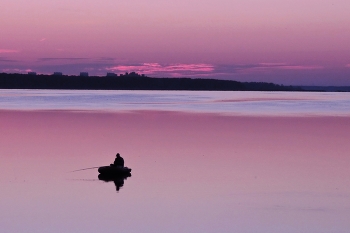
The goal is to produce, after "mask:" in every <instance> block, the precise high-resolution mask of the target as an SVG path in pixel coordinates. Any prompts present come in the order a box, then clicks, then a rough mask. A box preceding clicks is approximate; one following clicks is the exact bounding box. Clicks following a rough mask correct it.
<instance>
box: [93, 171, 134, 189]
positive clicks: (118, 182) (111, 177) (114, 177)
mask: <svg viewBox="0 0 350 233" xmlns="http://www.w3.org/2000/svg"><path fill="white" fill-rule="evenodd" d="M130 176H131V174H130V173H124V174H105V173H104V174H102V173H101V174H99V175H98V179H99V180H103V181H104V182H111V181H113V182H114V185H115V189H116V190H117V192H118V191H119V190H120V188H121V187H123V185H124V180H126V179H127V178H128V177H130Z"/></svg>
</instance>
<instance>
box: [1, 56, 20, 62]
mask: <svg viewBox="0 0 350 233" xmlns="http://www.w3.org/2000/svg"><path fill="white" fill-rule="evenodd" d="M0 61H1V62H17V61H16V60H12V59H8V58H6V57H0Z"/></svg>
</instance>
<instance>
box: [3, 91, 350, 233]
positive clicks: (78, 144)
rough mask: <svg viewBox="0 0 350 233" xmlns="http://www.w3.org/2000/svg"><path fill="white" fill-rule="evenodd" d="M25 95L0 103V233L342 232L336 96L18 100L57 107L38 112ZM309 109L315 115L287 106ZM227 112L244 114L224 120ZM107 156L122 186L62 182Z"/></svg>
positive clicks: (341, 124)
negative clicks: (124, 174) (119, 159)
mask: <svg viewBox="0 0 350 233" xmlns="http://www.w3.org/2000/svg"><path fill="white" fill-rule="evenodd" d="M29 92H30V91H28V92H23V93H21V92H20V91H17V92H16V93H15V94H13V93H14V92H12V93H10V94H9V92H8V91H4V92H3V91H2V92H1V93H2V94H0V96H2V98H5V97H4V96H5V95H7V97H6V98H7V101H3V102H2V103H0V109H2V110H0V160H1V163H0V170H1V176H0V186H1V189H0V226H1V232H116V231H119V232H264V233H265V232H266V233H271V232H276V233H277V232H278V233H281V232H315V233H316V232H317V233H319V232H348V229H349V228H350V223H349V217H350V179H349V177H350V169H349V167H350V156H349V151H350V144H349V143H348V139H349V136H350V117H349V114H348V113H347V109H346V108H344V107H341V106H343V104H344V103H347V101H349V99H350V98H348V96H347V95H344V94H340V95H337V94H336V93H333V95H329V96H328V97H327V96H322V95H321V94H317V93H316V94H314V95H313V93H309V94H307V93H303V94H305V96H306V95H307V98H306V97H305V96H300V95H299V94H298V93H292V94H293V95H292V94H290V93H286V94H284V95H283V93H281V94H280V95H282V97H283V98H282V97H281V96H277V97H274V98H267V97H264V95H266V94H267V93H262V96H259V94H258V93H247V96H246V97H244V96H243V94H244V93H238V94H237V96H235V95H234V93H230V94H227V93H199V94H198V93H193V94H192V93H183V92H180V93H176V92H175V93H176V95H175V97H174V95H173V93H172V92H170V93H167V92H162V93H161V96H160V97H159V96H158V97H159V98H158V97H157V95H158V94H159V93H156V95H154V92H151V93H148V92H130V93H128V92H121V93H119V92H107V94H106V93H99V94H103V95H114V97H113V98H116V99H120V98H119V97H118V95H119V94H123V95H124V94H129V95H130V96H131V97H130V98H131V99H132V98H136V100H135V99H134V100H133V101H131V100H129V101H127V98H125V99H123V101H124V102H123V103H120V102H118V101H115V102H114V101H110V102H108V101H107V102H108V103H106V104H104V101H97V103H98V104H96V103H94V102H91V100H93V99H94V98H93V95H96V93H95V92H92V93H87V97H86V98H85V101H84V100H80V101H81V105H79V104H78V103H79V102H78V101H77V100H76V99H74V100H73V104H72V103H71V102H70V101H71V100H66V102H64V101H62V93H60V92H58V93H57V91H54V92H50V91H44V92H40V91H36V93H34V94H33V93H31V94H30V95H29V96H32V97H33V96H34V97H35V96H36V98H37V96H38V95H41V97H39V99H40V98H42V97H43V96H44V97H45V96H47V95H49V96H53V95H56V96H57V97H58V100H56V101H52V99H50V98H49V97H45V98H48V99H50V100H49V101H43V102H41V103H42V104H41V105H40V104H39V105H38V104H37V103H38V102H36V101H33V99H30V98H29V99H30V100H31V101H28V99H24V100H23V99H22V98H23V95H28V93H29ZM74 93H75V92H71V93H68V94H69V95H74ZM78 94H79V93H78ZM85 94H86V93H85ZM64 95H67V92H66V93H64ZM140 95H143V96H146V97H147V96H148V97H149V96H150V95H151V96H153V97H149V98H154V99H155V100H153V101H152V100H150V99H147V101H144V102H143V101H142V99H140ZM189 95H190V96H189ZM191 95H196V96H195V97H193V96H192V97H191ZM227 95H229V96H227ZM252 95H254V98H253V97H252ZM19 96H20V97H19ZM80 96H81V95H80ZM135 96H136V97H135ZM154 96H156V97H154ZM178 96H182V97H181V98H182V99H181V98H180V97H178ZM320 96H321V97H322V98H321V97H320ZM146 97H143V98H146ZM14 98H17V100H15V99H14ZM79 98H80V97H79ZM160 98H161V99H160ZM191 98H192V99H194V100H191V101H189V100H190V99H191ZM259 98H260V99H259ZM298 98H299V99H302V100H300V101H301V102H300V103H299V102H298V101H297V99H298ZM237 99H239V100H237ZM242 99H243V100H244V101H245V102H244V101H241V100H242ZM40 101H42V100H40ZM40 101H39V102H40ZM157 101H158V102H160V103H155V102H157ZM259 101H261V102H263V104H262V105H261V106H262V107H261V108H259V106H260V105H259V104H258V103H259ZM271 101H272V102H271ZM302 101H304V102H302ZM320 101H321V102H322V101H323V103H325V105H324V107H323V108H320V107H317V108H318V109H319V110H317V111H316V110H315V108H314V109H311V110H310V107H309V108H304V109H307V111H302V109H303V108H297V109H296V110H295V109H294V110H293V109H289V108H288V107H287V106H291V105H292V106H300V105H304V106H305V105H307V106H315V105H317V106H321V105H319V103H320ZM58 102H59V104H58ZM131 102H132V103H131ZM273 102H276V103H277V105H274V103H273ZM310 102H312V103H313V104H312V103H310ZM10 103H11V104H10ZM50 103H51V104H50ZM216 103H218V105H216ZM222 103H225V104H224V105H222ZM237 103H240V104H241V109H243V110H244V109H246V110H245V111H243V110H242V112H241V113H239V112H236V110H235V106H238V105H236V104H237ZM242 103H246V105H244V104H243V105H242ZM298 103H299V105H298ZM315 103H317V104H315ZM327 103H328V104H329V103H333V105H334V106H331V105H332V104H330V105H327ZM89 104H90V105H91V106H92V107H91V109H89V108H88V107H87V106H89ZM188 104H192V105H191V106H192V107H189V105H188ZM250 104H253V105H250ZM112 105H113V106H112ZM210 105H212V107H208V106H210ZM278 105H280V106H282V107H277V106H278ZM38 106H41V107H38ZM59 106H61V107H59ZM62 106H63V107H62ZM67 106H68V107H67ZM72 106H75V107H74V108H73V107H72ZM79 106H80V107H79ZM82 106H83V107H82ZM96 106H97V107H96ZM111 106H112V107H111ZM131 106H135V107H134V109H132V108H131ZM161 106H165V107H164V109H162V108H161ZM218 106H220V107H218ZM225 106H226V107H225ZM249 106H250V108H251V110H249ZM252 106H255V107H252ZM266 106H272V107H266ZM169 108H170V109H169ZM220 108H221V109H222V110H221V111H220ZM213 109H214V110H213ZM268 109H271V111H268ZM23 110H25V111H23ZM165 110H167V111H165ZM259 112H261V114H259ZM117 152H120V153H121V155H122V156H123V157H124V159H125V162H126V166H128V167H131V168H132V169H133V170H132V176H131V177H129V178H127V179H126V180H119V181H117V182H116V184H115V183H114V182H104V181H101V180H99V179H98V172H97V170H96V169H92V170H85V171H79V172H70V171H73V170H76V169H80V168H87V167H95V166H101V165H107V164H109V163H111V162H113V160H114V156H115V153H117ZM116 185H117V186H118V187H119V186H121V185H122V187H119V188H120V189H119V191H117V187H116Z"/></svg>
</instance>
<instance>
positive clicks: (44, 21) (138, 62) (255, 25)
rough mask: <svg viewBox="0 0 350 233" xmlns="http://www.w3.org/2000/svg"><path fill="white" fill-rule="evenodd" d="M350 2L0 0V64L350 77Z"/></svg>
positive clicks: (335, 81)
mask: <svg viewBox="0 0 350 233" xmlns="http://www.w3.org/2000/svg"><path fill="white" fill-rule="evenodd" d="M349 10H350V2H349V1H343V0H334V1H323V2H320V1H317V0H304V1H301V0H294V1H291V0H288V1H277V0H266V1H259V0H244V1H243V0H239V1H229V0H219V1H209V0H202V1H199V0H186V1H185V0H178V1H170V2H169V1H163V2H162V1H155V0H150V1H141V0H133V1H112V0H103V1H96V0H84V1H82V0H77V1H68V0H61V1H57V0H52V1H43V0H32V1H30V3H28V2H27V1H24V0H11V1H10V0H2V1H1V2H0V25H1V37H0V72H1V71H5V72H26V71H27V70H29V69H30V70H35V71H37V72H38V73H53V72H54V71H62V72H63V73H66V74H77V73H78V72H80V71H88V72H90V73H91V74H95V75H104V74H105V73H106V72H108V71H109V72H110V71H111V70H113V71H115V72H116V73H121V72H125V70H128V69H125V67H129V68H130V70H128V71H133V70H136V71H139V72H144V73H145V74H148V75H149V76H156V77H160V76H161V77H163V76H166V77H168V76H173V77H178V76H189V77H203V76H204V77H213V78H223V79H235V80H240V81H273V82H276V83H283V84H307V85H309V84H310V85H311V84H314V85H350V68H349V63H350V43H349V41H350V17H349V16H348V15H349V14H348V13H349ZM145 64H156V66H157V67H156V70H154V66H149V65H145ZM263 64H265V65H263ZM266 64H278V65H269V66H267V65H266ZM281 64H283V65H281ZM174 66H175V67H178V68H177V69H176V70H175V71H174V70H173V69H171V68H169V67H174ZM261 66H262V67H263V69H261ZM116 67H124V68H123V69H116ZM193 67H194V69H193ZM198 67H207V68H206V69H204V70H202V69H199V68H198ZM208 67H210V68H208Z"/></svg>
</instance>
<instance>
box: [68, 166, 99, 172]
mask: <svg viewBox="0 0 350 233" xmlns="http://www.w3.org/2000/svg"><path fill="white" fill-rule="evenodd" d="M95 168H99V167H88V168H83V169H78V170H74V171H70V172H79V171H84V170H90V169H95Z"/></svg>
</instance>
